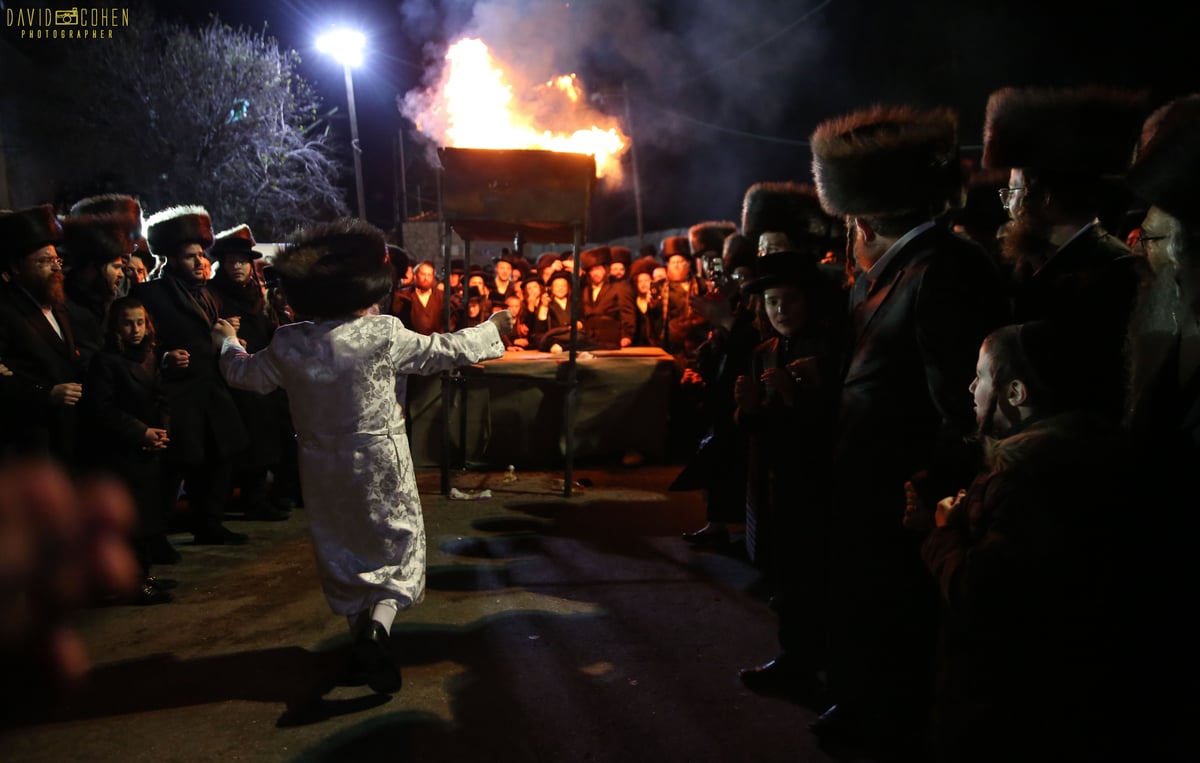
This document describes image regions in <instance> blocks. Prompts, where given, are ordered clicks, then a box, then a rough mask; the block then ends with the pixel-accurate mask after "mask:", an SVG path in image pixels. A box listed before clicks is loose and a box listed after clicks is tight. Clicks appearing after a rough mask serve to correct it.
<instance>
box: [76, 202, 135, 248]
mask: <svg viewBox="0 0 1200 763" xmlns="http://www.w3.org/2000/svg"><path fill="white" fill-rule="evenodd" d="M81 215H118V216H120V217H123V218H125V219H127V220H128V221H129V235H130V237H131V238H132V239H133V240H134V241H137V240H138V239H140V238H141V237H142V205H141V202H139V201H138V200H137V199H135V198H133V197H132V196H127V195H125V194H123V193H104V194H100V195H99V196H89V197H87V198H86V199H80V200H79V201H77V202H75V204H74V205H73V206H72V207H71V211H70V213H69V215H68V216H69V217H79V216H81Z"/></svg>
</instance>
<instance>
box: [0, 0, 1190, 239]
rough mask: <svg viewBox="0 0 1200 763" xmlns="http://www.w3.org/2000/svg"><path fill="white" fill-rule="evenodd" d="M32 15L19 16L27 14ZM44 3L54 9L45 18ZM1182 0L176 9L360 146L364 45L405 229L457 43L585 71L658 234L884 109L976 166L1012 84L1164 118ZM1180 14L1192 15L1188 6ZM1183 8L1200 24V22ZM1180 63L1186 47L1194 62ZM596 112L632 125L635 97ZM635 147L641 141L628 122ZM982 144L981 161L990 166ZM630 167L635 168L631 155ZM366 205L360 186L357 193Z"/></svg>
mask: <svg viewBox="0 0 1200 763" xmlns="http://www.w3.org/2000/svg"><path fill="white" fill-rule="evenodd" d="M10 4H11V5H20V4H22V3H10ZM39 5H41V3H39ZM1175 5H1179V4H1178V3H1171V4H1168V3H1166V2H1160V0H1153V1H1152V2H1142V3H1136V4H1135V3H1118V2H1109V1H1108V0H1099V1H1094V2H1091V3H1090V4H1089V5H1088V8H1089V10H1088V12H1087V14H1086V15H1081V14H1079V13H1078V12H1077V11H1075V10H1074V9H1076V8H1077V7H1078V3H1077V2H1061V1H1060V0H1043V1H1042V2H1031V1H1029V0H1010V1H1009V2H979V1H975V2H972V1H971V0H923V1H921V2H907V3H906V2H887V1H886V0H878V1H876V2H871V1H870V0H806V1H805V2H794V1H793V2H782V1H781V0H572V1H571V2H569V3H564V2H561V0H560V1H559V2H551V1H550V0H478V1H476V2H472V0H393V1H392V2H366V1H365V0H347V1H346V2H338V1H337V0H321V1H320V2H317V1H316V0H279V1H277V2H246V1H245V0H242V1H241V2H237V1H235V0H192V2H188V3H180V2H165V1H164V2H159V3H157V4H156V6H157V8H158V10H159V12H160V13H161V14H163V15H165V16H169V17H172V18H178V19H180V20H183V21H186V22H202V21H204V20H205V19H206V18H207V17H208V15H209V14H210V13H217V14H218V15H219V16H220V17H221V18H222V19H223V20H225V21H227V22H229V23H231V24H233V25H235V26H238V25H244V26H247V27H250V28H252V29H255V30H257V29H261V28H262V26H263V24H264V23H265V24H266V25H267V30H268V32H269V33H270V34H272V35H273V36H275V37H276V38H277V39H278V40H279V42H280V44H281V45H282V46H285V47H291V48H295V49H296V50H298V51H299V53H300V54H301V57H302V61H303V63H302V66H301V73H302V75H303V76H305V77H306V78H307V79H309V81H310V82H312V83H314V84H315V85H316V86H317V88H318V91H319V92H320V93H321V94H322V95H323V97H324V99H325V101H326V105H327V106H330V107H331V106H339V107H340V109H341V110H340V111H339V115H340V116H339V119H338V121H337V122H335V129H337V130H338V131H339V132H340V133H342V134H344V135H346V136H347V137H346V138H345V142H347V143H348V142H349V139H348V132H349V128H348V124H347V120H346V115H345V101H346V97H345V88H344V84H343V79H342V73H341V68H340V66H339V65H338V64H336V63H335V62H333V61H332V60H329V59H327V58H326V57H325V56H324V55H323V54H321V53H319V52H318V51H317V50H316V49H315V45H314V40H315V38H316V36H317V34H318V33H320V32H321V31H323V30H324V29H326V28H328V27H330V26H332V25H333V24H335V23H338V22H345V23H348V24H354V25H356V26H358V27H359V28H361V29H363V31H364V32H365V33H366V34H367V37H368V50H367V53H366V61H365V63H364V65H363V66H362V67H361V68H359V69H356V70H355V73H354V84H355V96H356V105H357V109H358V122H359V131H360V137H361V143H362V146H363V151H364V154H363V159H364V167H365V168H366V173H365V185H366V193H367V205H368V217H369V218H370V219H371V220H372V222H375V223H377V224H380V225H383V226H389V225H390V224H391V221H392V215H393V203H394V199H395V184H394V182H393V173H392V169H391V168H392V158H393V155H394V147H393V146H394V141H395V136H396V135H397V134H398V132H399V131H401V130H404V131H406V138H405V159H406V166H407V175H408V186H409V212H410V213H412V212H415V211H416V209H417V204H418V201H417V199H416V193H417V185H418V184H420V185H421V193H422V195H424V196H430V195H431V193H430V192H431V190H432V189H431V187H430V186H431V185H432V182H431V180H430V178H431V174H430V172H429V170H428V165H427V163H426V162H425V160H424V158H423V155H422V150H423V149H422V146H421V141H420V139H419V138H417V137H414V135H413V133H412V124H411V122H408V121H407V120H405V119H404V118H403V117H402V116H401V115H400V113H399V111H398V109H397V107H396V96H397V95H398V94H400V95H402V94H403V93H405V92H408V91H409V90H411V89H413V88H417V87H420V86H421V84H422V80H423V78H424V77H426V76H428V75H429V74H430V73H432V72H434V71H435V64H436V63H437V62H439V61H440V60H441V58H442V56H443V55H444V52H445V47H446V45H447V43H448V42H452V41H454V40H457V39H458V38H460V37H462V36H467V35H470V36H478V37H481V38H482V39H483V40H484V42H486V43H487V44H488V46H489V47H490V48H491V50H492V53H493V55H494V56H495V57H496V58H497V59H498V60H500V61H502V62H504V63H505V64H507V65H515V66H517V67H519V68H520V69H521V70H522V71H524V72H525V73H527V74H528V75H529V76H530V77H531V78H533V79H534V80H535V81H536V79H537V78H543V79H549V78H550V76H552V75H555V74H561V73H565V72H576V73H577V74H578V75H579V76H580V78H581V79H582V81H583V83H584V85H585V87H586V88H587V89H588V90H589V91H591V92H598V91H602V90H607V91H609V92H617V93H619V92H620V88H621V87H622V86H625V87H626V88H627V90H628V93H629V98H630V104H629V106H630V112H631V114H632V136H633V138H634V140H635V141H636V142H637V153H638V164H639V170H640V176H641V181H642V190H643V205H644V212H645V227H646V229H647V230H657V229H664V228H677V227H686V226H688V225H691V224H692V223H695V222H700V221H702V220H708V219H730V220H735V221H736V220H738V218H739V216H740V209H741V199H742V195H743V194H744V192H745V189H746V188H747V187H748V186H749V185H751V184H752V183H755V182H758V181H764V180H797V181H806V180H808V179H809V169H808V168H809V163H810V161H811V157H810V154H809V151H808V147H807V145H806V141H807V138H808V136H809V135H810V134H811V132H812V130H813V128H814V127H815V126H816V124H817V123H819V122H820V121H822V120H824V119H826V118H829V117H832V116H836V115H838V114H841V113H844V112H846V111H849V110H852V109H856V108H860V107H865V106H868V105H871V104H874V103H908V104H912V105H915V106H922V107H926V106H938V105H945V106H951V107H953V108H955V109H956V110H957V111H958V113H959V118H960V136H961V142H962V143H963V145H964V147H966V148H965V153H966V154H967V155H971V154H972V153H976V154H977V153H978V145H979V143H980V142H981V132H982V123H983V111H984V107H985V105H986V102H987V96H988V94H989V93H990V92H992V91H993V90H995V89H997V88H999V87H1002V86H1005V85H1016V86H1030V85H1051V86H1070V85H1078V84H1091V83H1098V84H1110V85H1120V86H1127V87H1135V88H1139V89H1145V90H1148V91H1149V94H1150V98H1151V102H1152V104H1153V105H1158V104H1160V103H1162V102H1164V101H1166V100H1168V99H1169V98H1171V97H1173V96H1175V95H1179V94H1182V93H1186V92H1193V91H1198V90H1200V82H1198V81H1197V80H1198V79H1200V74H1198V73H1200V67H1197V66H1196V65H1195V64H1194V62H1192V61H1191V60H1190V59H1191V55H1190V47H1184V46H1185V45H1189V44H1190V41H1188V40H1185V39H1184V35H1185V34H1187V33H1188V32H1189V31H1190V27H1191V26H1192V24H1191V21H1190V20H1187V19H1183V18H1182V17H1179V19H1178V21H1179V23H1169V22H1168V21H1167V19H1169V18H1170V14H1172V13H1176V12H1175V11H1168V10H1165V9H1166V8H1169V7H1173V6H1175ZM1181 7H1182V6H1181ZM1181 13H1186V14H1190V15H1191V16H1194V15H1195V11H1183V12H1181ZM1183 51H1188V52H1187V53H1184V52H1183ZM597 105H598V107H600V108H602V109H605V110H608V111H610V112H612V113H617V114H620V113H623V111H624V103H623V102H622V101H621V99H620V97H612V98H609V99H607V100H606V101H605V102H604V103H601V104H597ZM626 132H630V129H629V126H626ZM971 147H975V150H974V152H973V151H972V148H971ZM627 156H628V155H627ZM629 177H630V174H629V172H628V170H627V171H626V178H627V181H626V184H625V187H624V188H616V189H613V188H608V187H601V188H600V189H599V191H598V193H597V198H596V201H595V205H594V208H593V221H592V229H591V238H592V239H594V240H604V239H607V238H611V237H616V236H620V235H629V234H632V233H634V232H635V217H634V203H633V192H632V183H631V182H629ZM346 185H347V189H348V193H347V199H348V200H349V201H350V202H351V206H352V205H353V191H352V188H353V180H352V178H347V183H346Z"/></svg>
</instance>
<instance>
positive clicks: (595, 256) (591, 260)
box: [579, 246, 612, 272]
mask: <svg viewBox="0 0 1200 763" xmlns="http://www.w3.org/2000/svg"><path fill="white" fill-rule="evenodd" d="M611 263H612V251H611V250H610V249H609V248H608V247H607V246H597V247H594V248H592V249H585V250H583V251H582V252H580V253H579V267H580V268H581V269H582V270H583V271H585V272H586V271H588V270H591V269H592V268H596V267H603V268H606V267H608V266H609V265H610V264H611Z"/></svg>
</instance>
